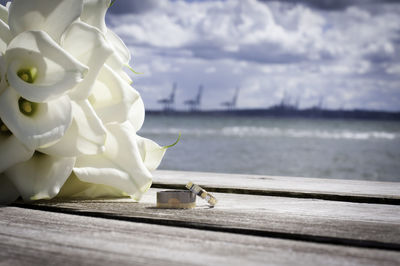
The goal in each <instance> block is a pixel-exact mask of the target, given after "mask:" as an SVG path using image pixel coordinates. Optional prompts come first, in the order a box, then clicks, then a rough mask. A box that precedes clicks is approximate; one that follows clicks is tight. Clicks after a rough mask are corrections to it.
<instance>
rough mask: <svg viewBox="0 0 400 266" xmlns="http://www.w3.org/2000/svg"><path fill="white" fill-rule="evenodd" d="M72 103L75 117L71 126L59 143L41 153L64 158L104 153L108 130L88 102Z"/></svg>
mask: <svg viewBox="0 0 400 266" xmlns="http://www.w3.org/2000/svg"><path fill="white" fill-rule="evenodd" d="M71 103H72V116H73V121H72V124H71V126H70V127H69V128H68V130H67V132H66V133H65V135H64V136H63V137H62V138H61V139H60V140H59V141H58V142H56V143H55V144H54V145H51V146H49V147H46V148H43V149H39V151H40V152H43V153H46V154H50V155H55V156H64V157H72V156H78V155H83V154H86V155H94V154H99V153H101V152H103V151H104V144H105V141H106V130H105V128H104V127H103V124H102V123H101V121H100V119H99V118H98V117H97V115H96V113H95V112H94V110H93V108H92V107H91V105H90V103H89V102H88V101H87V100H85V101H80V102H75V101H72V102H71Z"/></svg>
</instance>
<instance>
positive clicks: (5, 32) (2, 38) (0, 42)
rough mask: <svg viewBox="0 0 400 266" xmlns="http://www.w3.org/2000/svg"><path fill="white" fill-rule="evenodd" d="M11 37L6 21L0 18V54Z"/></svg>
mask: <svg viewBox="0 0 400 266" xmlns="http://www.w3.org/2000/svg"><path fill="white" fill-rule="evenodd" d="M0 10H1V9H0ZM0 13H1V12H0ZM0 16H1V14H0ZM11 39H12V35H11V31H10V28H9V27H8V25H7V23H6V22H4V21H3V20H0V52H1V53H2V54H4V53H5V51H6V49H7V45H8V44H9V43H10V41H11Z"/></svg>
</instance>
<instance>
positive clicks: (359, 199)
mask: <svg viewBox="0 0 400 266" xmlns="http://www.w3.org/2000/svg"><path fill="white" fill-rule="evenodd" d="M199 185H200V186H201V187H202V188H204V189H205V190H207V191H209V192H219V193H233V194H246V195H257V196H272V197H288V198H302V199H321V200H331V201H345V202H355V203H371V204H389V205H400V198H399V199H398V198H390V197H385V196H382V197H370V196H360V195H341V194H330V193H315V192H301V191H284V190H267V189H249V188H235V187H214V186H209V185H202V184H199ZM151 187H152V188H163V189H186V187H185V185H182V184H165V183H158V182H154V183H153V184H152V186H151Z"/></svg>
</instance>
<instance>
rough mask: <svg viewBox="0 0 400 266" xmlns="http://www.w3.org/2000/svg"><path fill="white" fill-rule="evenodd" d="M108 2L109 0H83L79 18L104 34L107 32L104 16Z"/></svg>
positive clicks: (109, 2)
mask: <svg viewBox="0 0 400 266" xmlns="http://www.w3.org/2000/svg"><path fill="white" fill-rule="evenodd" d="M110 4H111V1H110V0H84V1H83V10H82V13H81V20H82V21H83V22H86V23H87V24H89V25H91V26H93V27H96V28H97V29H99V30H100V31H101V32H103V33H104V34H105V33H106V32H107V26H106V22H105V16H106V12H107V9H108V7H109V6H110Z"/></svg>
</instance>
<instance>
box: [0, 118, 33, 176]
mask: <svg viewBox="0 0 400 266" xmlns="http://www.w3.org/2000/svg"><path fill="white" fill-rule="evenodd" d="M0 150H2V151H3V152H2V153H1V155H0V173H2V172H4V170H6V169H7V168H9V167H11V166H13V165H15V164H17V163H20V162H24V161H27V160H29V158H31V157H32V155H33V152H34V150H33V149H29V148H27V147H26V146H25V145H23V144H22V143H21V142H20V141H19V140H18V139H17V138H16V137H15V136H14V135H13V134H12V133H11V131H10V130H9V129H8V127H7V126H6V125H5V124H4V123H3V121H2V120H0ZM6 151H7V152H6Z"/></svg>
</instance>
